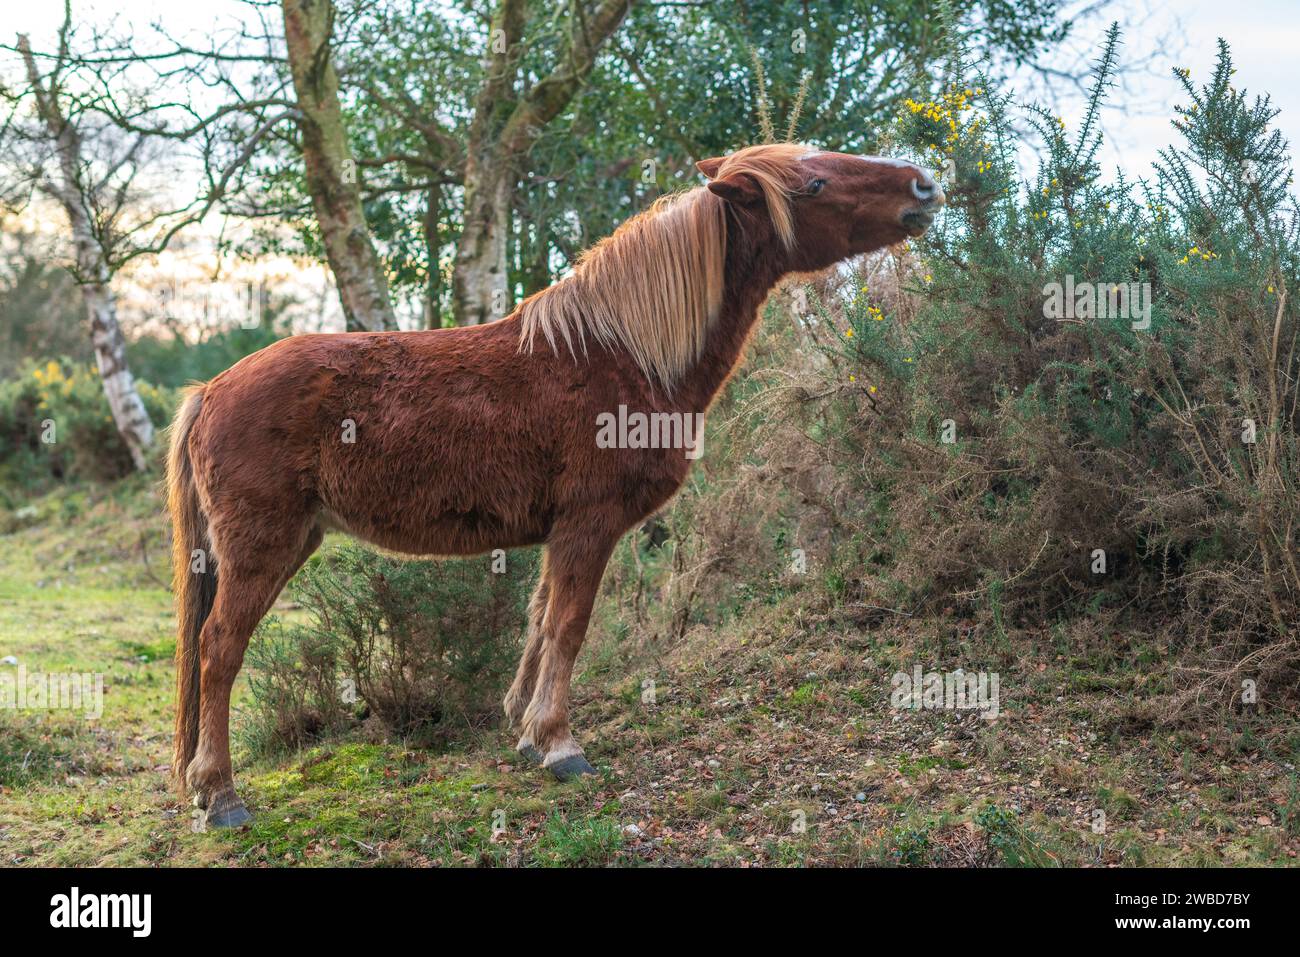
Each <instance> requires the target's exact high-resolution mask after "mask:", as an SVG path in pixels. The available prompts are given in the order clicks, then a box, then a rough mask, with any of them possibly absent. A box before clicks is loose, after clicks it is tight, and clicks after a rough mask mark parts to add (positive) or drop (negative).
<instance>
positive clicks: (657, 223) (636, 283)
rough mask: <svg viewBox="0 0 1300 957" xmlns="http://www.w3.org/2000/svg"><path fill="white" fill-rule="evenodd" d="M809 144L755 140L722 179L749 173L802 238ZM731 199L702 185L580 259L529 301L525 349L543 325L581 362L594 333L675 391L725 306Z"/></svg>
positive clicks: (788, 243)
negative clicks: (798, 205) (799, 221)
mask: <svg viewBox="0 0 1300 957" xmlns="http://www.w3.org/2000/svg"><path fill="white" fill-rule="evenodd" d="M807 152H808V147H806V146H802V145H799V144H793V143H778V144H768V145H762V146H751V147H748V148H746V149H743V150H740V151H739V152H737V153H733V154H732V155H731V156H728V157H727V158H726V159H725V160H724V161H723V163H722V166H721V167H720V168H719V169H718V171H717V174H716V175H715V177H714V178H715V179H721V178H723V177H726V176H730V175H732V174H735V173H748V174H749V175H750V176H752V177H753V178H754V179H755V181H757V183H758V185H759V186H760V187H761V188H762V190H763V195H764V198H765V199H766V201H767V208H768V213H769V215H770V216H771V217H772V223H773V225H774V227H775V229H776V234H777V237H778V238H779V239H780V241H781V242H782V244H783V245H784V246H785V247H786V248H787V249H788V248H790V247H792V246H793V245H794V222H793V214H792V212H791V209H790V197H791V193H792V192H793V191H794V190H795V189H797V188H798V185H799V184H798V182H797V178H796V174H795V171H794V166H795V164H796V163H797V162H798V160H799V158H800V157H801V156H803V155H805V154H806V153H807ZM725 258H726V213H725V209H724V202H723V200H721V199H719V198H718V197H717V196H715V195H714V194H713V193H711V192H709V191H708V190H707V189H706V188H704V187H697V188H695V189H692V190H688V191H686V192H683V193H677V194H675V195H672V196H665V197H663V198H661V199H659V200H656V201H655V203H654V204H653V205H652V206H651V207H650V208H649V209H647V210H646V211H645V212H643V213H640V214H638V215H637V216H634V217H632V218H631V219H629V220H628V221H627V222H625V223H623V225H621V226H619V228H618V229H616V230H615V231H614V233H613V234H612V235H610V236H608V237H606V238H605V239H602V240H601V241H600V242H598V243H596V244H595V245H594V246H592V247H591V248H590V249H588V250H587V251H586V252H585V253H583V254H582V256H581V257H579V259H578V262H577V263H576V264H575V266H574V268H573V272H572V273H571V274H570V275H568V276H566V277H565V278H564V279H561V280H560V281H559V282H557V283H555V285H553V286H551V287H550V288H548V289H544V290H543V291H541V292H539V293H537V294H536V295H534V296H531V297H529V298H528V299H526V300H524V302H523V304H522V305H521V306H520V307H519V308H520V321H521V323H522V330H521V335H520V341H519V348H520V349H521V350H522V349H524V348H525V347H527V349H528V351H530V352H531V351H532V349H533V345H534V340H535V339H536V337H537V334H538V333H539V332H540V333H541V334H542V336H543V338H545V339H546V342H547V344H548V345H549V346H550V348H551V350H552V351H553V352H555V353H556V354H559V351H560V343H561V342H563V344H564V346H565V347H567V349H568V351H569V353H570V354H571V355H572V356H573V357H574V358H575V359H576V358H577V356H578V350H579V349H581V351H582V354H583V355H584V356H586V355H587V338H588V337H590V338H592V339H594V340H595V341H596V342H597V343H598V344H599V345H602V346H605V347H606V348H608V349H611V350H612V349H615V348H616V347H621V348H623V349H624V350H626V352H627V353H628V355H630V356H631V357H632V360H633V361H634V362H635V363H636V364H637V367H638V368H639V369H640V370H641V372H642V373H643V374H644V375H645V377H646V378H647V379H648V380H649V381H651V382H656V381H657V382H658V383H659V384H660V385H662V386H663V387H664V388H665V389H667V390H670V391H671V389H672V388H673V386H674V384H675V383H676V382H677V381H678V379H680V378H681V376H682V375H683V374H684V373H685V372H686V371H687V370H688V369H689V368H690V367H691V366H692V365H693V364H694V363H695V362H696V361H698V359H699V357H700V354H701V353H702V352H703V350H704V342H705V338H706V337H707V335H708V332H709V329H710V327H711V326H712V324H713V321H714V320H715V319H716V318H717V316H718V311H719V310H720V309H721V307H722V292H723V275H722V271H723V263H724V261H725Z"/></svg>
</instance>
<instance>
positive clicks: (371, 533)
mask: <svg viewBox="0 0 1300 957" xmlns="http://www.w3.org/2000/svg"><path fill="white" fill-rule="evenodd" d="M318 521H319V523H320V524H321V525H322V526H323V527H324V528H327V529H332V530H335V531H340V532H344V533H345V534H348V535H351V536H352V537H353V538H357V539H360V540H361V541H364V542H369V543H370V544H372V545H377V546H378V547H380V548H383V549H386V550H388V551H393V552H401V553H402V554H406V555H448V556H450V555H480V554H482V553H484V552H490V551H492V550H493V549H497V548H520V547H523V546H527V545H538V544H541V543H542V542H543V541H545V540H546V534H547V532H548V531H549V529H548V528H547V527H545V525H544V524H543V523H541V522H539V521H528V522H523V523H521V522H518V521H514V522H506V521H502V520H501V519H500V518H499V517H497V516H489V515H486V514H484V513H481V512H476V511H471V512H466V513H450V514H444V515H439V516H433V517H429V518H424V519H419V520H412V521H401V520H397V521H385V520H376V517H375V516H374V515H373V514H369V513H367V514H354V515H349V514H346V513H342V512H340V511H338V510H336V509H331V508H325V509H322V511H321V514H320V518H319V520H318Z"/></svg>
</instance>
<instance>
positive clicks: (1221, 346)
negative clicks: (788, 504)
mask: <svg viewBox="0 0 1300 957" xmlns="http://www.w3.org/2000/svg"><path fill="white" fill-rule="evenodd" d="M1118 40H1119V38H1118V32H1117V31H1116V30H1115V29H1114V28H1112V30H1111V32H1110V34H1109V35H1108V37H1107V40H1106V43H1105V46H1104V48H1103V51H1102V56H1101V58H1100V60H1099V63H1098V65H1097V68H1096V74H1095V78H1094V89H1093V95H1092V99H1091V102H1090V107H1089V109H1088V111H1087V113H1086V115H1085V118H1084V121H1083V124H1082V126H1081V127H1080V128H1079V129H1078V130H1077V131H1074V132H1071V131H1069V130H1067V129H1066V127H1065V124H1064V123H1063V122H1062V121H1060V120H1058V119H1057V118H1055V117H1053V116H1051V115H1050V114H1048V113H1047V112H1045V111H1042V110H1038V109H1032V108H1031V109H1028V110H1026V111H1024V112H1023V113H1022V116H1024V117H1025V118H1026V119H1027V120H1028V122H1029V123H1030V124H1031V125H1032V126H1033V127H1034V128H1035V129H1036V131H1037V134H1038V138H1039V140H1040V142H1041V144H1042V146H1043V151H1042V159H1041V162H1040V163H1039V165H1038V168H1037V170H1036V171H1035V172H1034V173H1033V174H1032V175H1031V176H1030V177H1029V178H1028V179H1022V178H1021V177H1020V176H1018V174H1017V173H1016V162H1015V161H1016V156H1017V150H1018V147H1019V140H1018V138H1017V137H1016V135H1014V133H1013V128H1012V123H1011V117H1012V115H1013V106H1012V104H1011V102H1010V100H1009V98H1008V97H1006V96H1004V95H1002V94H999V93H997V92H996V91H994V90H993V89H991V85H990V83H989V81H988V80H987V78H985V77H981V76H978V75H975V76H971V77H969V78H967V77H966V76H965V75H964V74H963V73H962V71H960V70H958V71H954V77H953V78H952V79H951V80H950V81H948V82H947V83H946V84H945V86H944V89H943V91H942V92H941V93H940V94H939V95H938V96H936V97H935V98H934V99H932V100H928V101H923V102H909V103H908V104H907V106H906V107H905V109H904V111H903V113H902V115H901V117H900V119H899V122H898V124H897V128H896V130H895V135H896V137H897V138H898V140H900V141H901V142H903V143H905V144H908V145H909V146H910V147H911V148H912V149H913V150H914V151H915V152H916V153H917V154H919V155H922V156H924V157H925V158H926V159H927V161H928V162H929V163H931V164H932V165H934V166H935V167H937V168H941V169H944V170H945V173H946V189H947V193H948V199H949V203H948V209H947V212H946V213H945V215H944V216H943V218H942V221H941V222H940V223H939V224H938V225H937V226H936V227H935V228H934V229H933V230H932V231H931V232H930V233H928V234H927V235H926V237H925V238H924V239H923V240H920V241H919V242H918V243H916V244H915V248H914V249H913V250H912V251H910V252H907V253H903V254H897V255H895V256H894V258H893V259H891V260H890V261H889V262H888V263H886V266H885V269H884V275H885V276H886V279H887V281H886V282H883V283H881V284H880V285H881V287H882V288H880V289H876V288H873V284H874V283H872V282H868V281H867V280H866V279H865V278H862V277H858V278H856V279H855V280H854V281H853V283H852V284H851V285H849V286H848V287H847V290H832V291H831V292H830V293H828V294H826V295H825V296H823V299H822V301H821V303H820V305H819V307H818V309H817V318H816V322H815V324H814V328H815V329H818V330H820V333H821V336H820V341H821V342H822V345H823V351H824V354H825V356H826V359H827V361H826V363H825V365H824V367H823V369H824V373H823V374H824V377H825V378H826V379H827V380H828V381H827V386H828V388H827V389H826V394H827V395H828V396H830V397H831V398H830V399H829V400H828V402H827V403H826V404H825V406H824V408H823V409H822V410H821V412H820V420H819V422H818V424H817V428H818V429H819V430H820V435H819V441H821V442H822V443H823V444H824V445H826V446H827V447H829V448H831V449H833V450H834V459H835V461H836V462H837V463H838V468H839V470H840V474H841V476H842V477H843V479H844V481H845V482H846V483H847V485H848V486H849V487H850V488H852V489H853V490H854V492H855V498H856V501H857V502H858V503H860V504H859V505H858V506H857V507H851V508H847V509H846V510H845V512H844V513H843V514H842V516H841V521H842V522H843V523H844V524H845V525H846V526H848V527H849V528H851V529H856V530H857V531H858V532H860V533H861V534H859V535H858V536H856V538H854V539H853V540H854V541H856V542H857V543H858V544H857V546H855V547H856V548H857V552H856V554H852V555H851V556H850V557H849V564H852V565H856V566H857V567H858V568H859V569H861V568H862V567H863V566H864V565H866V566H868V567H870V566H871V565H872V564H876V565H880V566H882V567H883V568H884V569H887V571H886V573H885V574H882V575H881V576H880V577H881V579H882V580H887V581H888V582H889V583H890V586H891V587H892V588H894V589H895V591H896V594H895V595H894V596H893V597H895V598H897V599H899V600H902V601H905V602H907V603H908V605H909V607H911V608H913V609H922V610H924V609H927V608H928V609H930V610H945V609H947V610H955V609H966V610H967V611H968V612H970V613H973V614H976V615H983V616H985V617H987V618H989V619H992V620H996V621H997V623H998V625H999V627H1001V626H1002V624H1004V623H1008V624H1011V625H1018V626H1024V627H1041V626H1045V625H1046V624H1049V623H1050V622H1052V621H1054V620H1060V619H1062V618H1068V617H1070V616H1073V615H1093V616H1097V617H1100V618H1102V619H1103V620H1107V621H1112V622H1118V621H1121V620H1123V621H1124V622H1126V623H1127V625H1129V626H1137V627H1141V628H1147V629H1150V630H1153V631H1155V630H1163V631H1165V632H1166V633H1168V634H1169V635H1170V637H1171V638H1172V639H1173V640H1174V641H1175V644H1176V645H1179V646H1181V645H1187V646H1193V645H1195V646H1196V647H1198V648H1199V650H1200V652H1201V654H1200V656H1199V657H1195V656H1194V657H1189V658H1188V659H1187V662H1186V663H1187V664H1188V665H1189V672H1190V673H1192V674H1193V676H1194V677H1195V678H1197V679H1198V680H1197V681H1196V682H1195V684H1197V686H1198V687H1199V688H1200V690H1204V687H1205V683H1206V682H1207V681H1209V682H1210V683H1211V684H1212V685H1213V686H1214V687H1215V689H1216V690H1217V691H1219V692H1220V696H1219V697H1218V700H1220V701H1227V700H1229V699H1231V698H1232V696H1233V693H1234V692H1236V691H1239V690H1240V680H1241V679H1242V678H1244V677H1251V678H1254V679H1257V680H1258V681H1259V682H1261V684H1264V683H1267V684H1269V685H1270V686H1271V688H1272V689H1273V690H1276V691H1277V692H1278V693H1283V694H1284V693H1288V691H1287V689H1290V688H1294V686H1295V682H1294V680H1293V678H1294V669H1295V666H1296V664H1297V662H1298V661H1300V656H1298V655H1297V654H1296V652H1297V646H1296V643H1295V640H1294V637H1293V628H1294V623H1295V622H1296V621H1297V620H1300V561H1298V559H1297V554H1296V546H1297V541H1296V534H1297V526H1300V495H1298V494H1297V493H1298V492H1300V489H1298V488H1297V478H1296V475H1297V466H1298V465H1300V444H1298V442H1300V418H1298V417H1297V416H1298V412H1297V407H1298V406H1300V369H1298V368H1297V362H1298V361H1300V356H1298V355H1297V353H1296V344H1297V342H1300V326H1298V325H1297V321H1296V320H1297V317H1296V309H1295V305H1294V300H1293V298H1292V297H1291V296H1290V291H1291V290H1293V289H1295V288H1296V287H1297V281H1298V279H1297V254H1298V252H1300V226H1298V223H1300V217H1298V215H1297V211H1296V205H1295V201H1294V199H1293V197H1292V196H1291V195H1290V193H1289V192H1288V185H1289V183H1290V181H1291V178H1290V177H1291V172H1290V165H1289V159H1288V156H1287V152H1286V145H1285V143H1284V142H1283V140H1282V138H1281V137H1280V136H1279V135H1278V134H1277V133H1276V132H1273V131H1270V130H1269V128H1268V127H1269V122H1270V120H1271V118H1272V117H1273V115H1274V113H1275V111H1274V110H1273V109H1272V108H1271V107H1270V106H1269V103H1268V100H1267V98H1259V99H1254V100H1251V99H1248V98H1247V97H1246V95H1245V93H1244V92H1242V91H1239V90H1237V89H1235V87H1234V86H1233V83H1232V74H1233V69H1232V63H1231V58H1230V56H1229V52H1228V49H1227V47H1226V46H1221V49H1220V54H1219V61H1218V66H1217V69H1216V70H1215V72H1214V75H1213V76H1212V77H1211V78H1210V79H1209V80H1208V82H1206V83H1205V84H1203V85H1197V84H1195V83H1194V82H1193V80H1192V78H1191V77H1190V75H1188V74H1187V73H1186V72H1185V71H1180V73H1179V76H1180V78H1181V80H1182V83H1183V89H1184V92H1185V95H1186V97H1187V99H1188V102H1187V103H1186V104H1185V105H1184V106H1182V107H1180V108H1179V111H1178V119H1177V121H1176V124H1175V125H1176V126H1177V129H1178V133H1179V134H1180V135H1181V136H1182V143H1181V144H1180V145H1178V146H1172V147H1170V148H1169V149H1167V150H1165V151H1163V152H1162V154H1161V160H1160V162H1159V163H1158V164H1157V166H1156V167H1155V169H1153V170H1152V171H1150V172H1149V174H1147V175H1145V176H1143V177H1141V178H1134V176H1133V174H1132V172H1131V171H1130V172H1129V173H1127V174H1126V173H1124V172H1119V173H1117V174H1116V175H1114V176H1112V177H1109V178H1107V177H1104V176H1103V175H1102V171H1101V169H1100V168H1099V165H1098V163H1097V159H1096V158H1097V155H1098V150H1099V147H1100V145H1101V133H1100V129H1099V126H1098V122H1097V117H1098V112H1099V110H1100V108H1101V104H1102V102H1103V98H1104V96H1105V93H1106V90H1107V87H1108V86H1109V83H1110V77H1111V74H1112V71H1113V67H1114V62H1115V51H1116V47H1117V44H1118ZM876 275H877V276H879V275H880V270H879V269H877V273H876ZM1071 282H1072V283H1073V284H1074V288H1075V291H1076V292H1077V291H1078V290H1079V288H1080V287H1081V286H1082V285H1083V284H1085V283H1087V284H1090V285H1091V286H1092V287H1093V288H1094V289H1100V290H1101V291H1102V293H1103V295H1104V296H1108V297H1111V296H1114V297H1115V298H1107V300H1106V306H1107V309H1106V311H1107V312H1110V313H1112V314H1111V315H1109V316H1104V315H1099V314H1096V312H1095V310H1094V311H1092V312H1090V311H1089V309H1088V308H1086V306H1087V305H1088V304H1090V303H1091V304H1092V305H1094V306H1095V305H1097V303H1096V301H1095V300H1094V299H1091V298H1089V299H1084V300H1078V299H1074V300H1071V302H1070V304H1069V305H1070V306H1073V307H1074V308H1068V307H1067V308H1065V309H1058V308H1056V307H1057V306H1059V305H1061V300H1062V299H1063V298H1064V296H1063V295H1062V296H1060V297H1058V296H1057V295H1056V293H1057V291H1058V290H1063V289H1066V288H1068V287H1069V284H1070V283H1071ZM1129 283H1136V284H1144V283H1145V284H1147V286H1146V287H1142V286H1141V285H1139V286H1138V287H1136V288H1135V289H1132V288H1131V287H1129V286H1128V284H1129ZM1053 284H1056V285H1055V286H1054V285H1053ZM1116 287H1119V288H1122V289H1125V290H1126V291H1133V292H1136V293H1137V295H1136V296H1129V299H1128V301H1127V304H1128V306H1129V307H1130V310H1129V312H1128V314H1124V313H1123V312H1122V311H1121V310H1120V309H1115V308H1113V307H1114V306H1118V305H1121V304H1122V303H1124V302H1125V300H1124V299H1123V297H1122V295H1120V296H1116V294H1115V293H1113V292H1112V290H1113V289H1115V288H1116ZM1147 288H1149V292H1150V299H1149V303H1150V313H1149V324H1148V322H1147V317H1146V316H1145V315H1144V314H1142V312H1141V310H1140V309H1139V308H1137V307H1140V306H1142V305H1144V304H1145V302H1144V300H1143V296H1142V293H1143V292H1144V291H1145V290H1146V289H1147ZM1114 313H1120V314H1114ZM1134 313H1136V315H1135V314H1134ZM1210 661H1216V662H1217V664H1214V665H1210V664H1204V663H1207V662H1210ZM1189 687H1190V686H1189Z"/></svg>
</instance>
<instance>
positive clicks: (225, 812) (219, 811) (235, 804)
mask: <svg viewBox="0 0 1300 957" xmlns="http://www.w3.org/2000/svg"><path fill="white" fill-rule="evenodd" d="M252 819H253V815H251V814H249V813H248V809H247V808H245V807H244V802H243V801H241V800H239V798H237V797H235V796H233V795H231V796H230V797H229V798H227V799H225V800H220V799H218V800H217V801H216V802H214V803H213V804H212V805H211V806H210V807H209V808H208V812H207V816H206V818H205V821H204V823H206V824H207V826H208V827H217V828H228V827H243V826H244V825H245V824H247V823H248V822H249V821H251V820H252Z"/></svg>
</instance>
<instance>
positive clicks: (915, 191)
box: [912, 179, 939, 203]
mask: <svg viewBox="0 0 1300 957" xmlns="http://www.w3.org/2000/svg"><path fill="white" fill-rule="evenodd" d="M938 193H939V187H938V186H937V185H936V184H934V183H931V182H929V181H927V182H926V183H925V184H924V185H922V183H921V181H920V180H919V179H914V180H912V195H913V196H915V197H916V198H917V199H919V200H921V201H922V202H927V203H928V202H929V201H930V200H932V199H934V198H935V196H937V195H938Z"/></svg>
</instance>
